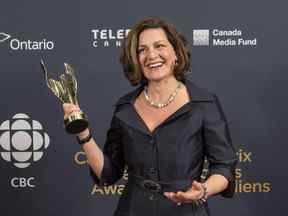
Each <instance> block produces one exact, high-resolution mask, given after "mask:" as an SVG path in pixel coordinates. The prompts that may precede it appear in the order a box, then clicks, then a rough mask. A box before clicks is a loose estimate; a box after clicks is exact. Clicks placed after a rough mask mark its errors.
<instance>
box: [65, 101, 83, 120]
mask: <svg viewBox="0 0 288 216" xmlns="http://www.w3.org/2000/svg"><path fill="white" fill-rule="evenodd" d="M63 110H64V119H66V118H67V117H68V116H69V115H71V114H72V113H74V112H80V111H81V109H80V107H79V106H78V105H75V104H71V103H64V104H63Z"/></svg>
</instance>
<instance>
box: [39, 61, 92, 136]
mask: <svg viewBox="0 0 288 216" xmlns="http://www.w3.org/2000/svg"><path fill="white" fill-rule="evenodd" d="M64 66H65V71H64V74H61V75H60V80H59V81H58V80H54V79H51V78H48V72H47V69H46V66H45V64H44V61H43V60H41V67H42V70H43V73H44V75H45V79H46V83H47V86H48V88H49V89H50V90H51V91H52V92H53V93H54V94H55V95H56V97H57V98H58V99H59V100H60V101H61V102H62V103H72V104H75V105H76V104H78V101H77V81H76V77H75V73H74V70H73V68H72V67H71V66H70V65H69V64H67V63H64ZM64 124H65V128H66V131H67V132H68V133H71V134H77V133H80V132H81V131H83V130H85V129H86V128H87V127H88V120H87V119H86V116H85V114H84V113H83V112H82V111H79V112H73V113H72V114H71V115H69V116H68V118H66V119H65V120H64Z"/></svg>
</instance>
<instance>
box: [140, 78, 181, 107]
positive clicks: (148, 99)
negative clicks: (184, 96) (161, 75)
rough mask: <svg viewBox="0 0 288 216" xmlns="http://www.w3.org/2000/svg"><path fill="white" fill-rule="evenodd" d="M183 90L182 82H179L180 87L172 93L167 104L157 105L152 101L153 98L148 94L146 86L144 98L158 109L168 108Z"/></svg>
mask: <svg viewBox="0 0 288 216" xmlns="http://www.w3.org/2000/svg"><path fill="white" fill-rule="evenodd" d="M180 88H181V82H178V86H177V87H176V89H175V90H174V91H173V92H172V93H171V95H170V96H169V98H168V100H167V102H165V103H157V102H154V101H152V100H151V98H150V97H149V96H148V92H147V86H145V88H144V98H145V100H146V101H147V102H148V104H149V105H150V106H153V107H156V108H158V109H159V108H163V107H166V106H168V104H170V103H171V102H172V101H173V100H174V99H175V97H176V95H177V94H178V92H179V89H180Z"/></svg>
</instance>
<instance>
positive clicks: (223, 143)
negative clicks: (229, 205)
mask: <svg viewBox="0 0 288 216" xmlns="http://www.w3.org/2000/svg"><path fill="white" fill-rule="evenodd" d="M204 115H205V117H204V141H205V148H204V149H205V154H206V157H207V160H208V163H209V167H208V176H207V177H209V176H211V175H213V174H220V175H222V176H224V177H225V178H226V179H227V180H228V182H229V184H228V187H227V188H226V189H225V190H224V191H222V192H221V195H222V196H224V197H232V196H233V195H234V191H235V169H236V163H237V157H236V153H235V149H234V147H233V144H232V140H231V136H230V132H229V129H228V124H227V120H226V118H225V115H224V112H223V110H222V108H221V105H220V102H219V100H218V98H217V96H216V95H213V102H211V103H207V105H205V114H204Z"/></svg>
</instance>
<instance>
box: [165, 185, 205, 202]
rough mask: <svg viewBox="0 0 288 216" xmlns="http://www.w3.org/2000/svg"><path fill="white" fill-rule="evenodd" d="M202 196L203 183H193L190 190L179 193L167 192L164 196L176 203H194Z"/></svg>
mask: <svg viewBox="0 0 288 216" xmlns="http://www.w3.org/2000/svg"><path fill="white" fill-rule="evenodd" d="M201 195H202V186H201V183H199V182H197V181H193V183H192V186H191V188H190V189H189V190H187V191H185V192H183V191H177V192H165V193H164V196H165V197H167V198H168V199H170V200H171V201H173V202H175V203H178V204H179V203H192V202H194V201H196V200H198V199H199V197H201Z"/></svg>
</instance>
